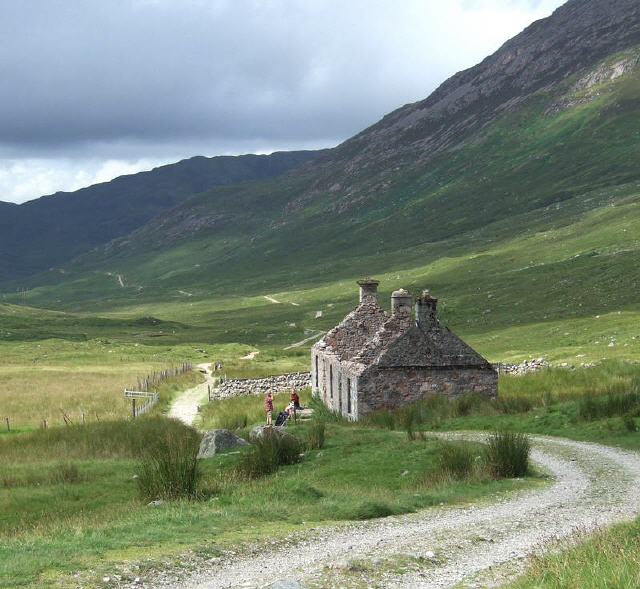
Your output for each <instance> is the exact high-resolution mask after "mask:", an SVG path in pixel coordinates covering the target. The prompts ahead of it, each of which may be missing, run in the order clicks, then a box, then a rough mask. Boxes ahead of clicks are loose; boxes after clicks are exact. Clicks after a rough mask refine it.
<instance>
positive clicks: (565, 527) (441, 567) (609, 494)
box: [145, 434, 640, 589]
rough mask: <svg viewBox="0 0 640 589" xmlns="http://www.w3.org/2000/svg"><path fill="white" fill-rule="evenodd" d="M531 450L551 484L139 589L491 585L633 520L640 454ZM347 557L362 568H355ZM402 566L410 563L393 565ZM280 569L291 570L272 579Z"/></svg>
mask: <svg viewBox="0 0 640 589" xmlns="http://www.w3.org/2000/svg"><path fill="white" fill-rule="evenodd" d="M447 437H464V438H467V439H478V437H479V435H478V434H462V435H460V434H448V435H447ZM532 445H533V451H532V458H533V459H534V461H535V462H536V463H537V464H538V465H539V466H540V467H541V468H543V469H544V470H545V471H547V472H549V473H550V474H551V475H552V476H553V478H554V482H553V483H552V484H550V485H548V486H545V487H543V488H540V489H535V490H528V491H522V492H518V493H516V494H511V495H508V496H506V497H503V498H502V499H499V500H498V501H497V502H495V503H491V504H487V503H481V504H476V505H465V506H457V507H439V508H432V509H427V510H424V511H421V512H419V513H416V514H409V515H404V516H397V517H389V518H385V519H381V520H372V521H368V522H362V523H351V524H348V525H344V526H340V527H336V528H322V529H316V530H310V531H309V532H308V533H305V534H304V535H302V536H298V537H296V538H295V539H290V540H288V541H284V542H277V543H276V542H274V543H273V546H272V547H271V548H270V549H269V550H265V549H264V548H262V549H259V548H256V549H255V550H247V551H244V553H243V554H242V555H240V554H228V555H227V556H225V557H222V558H220V559H212V560H210V561H203V562H201V563H195V562H191V563H190V566H191V567H192V571H193V567H194V566H195V572H191V573H189V574H188V576H185V575H187V573H180V572H179V571H176V570H173V571H171V572H169V571H167V572H165V573H160V574H159V575H158V576H157V577H156V578H155V579H154V580H153V581H152V580H151V579H149V580H148V581H147V582H145V586H146V587H157V588H163V587H173V588H179V589H217V588H235V587H243V588H262V587H269V586H270V585H271V584H273V583H275V582H277V581H281V582H283V581H290V582H292V584H291V586H296V585H295V584H294V583H293V582H300V583H301V584H302V586H305V587H314V588H315V587H351V586H364V587H367V586H368V587H393V588H401V587H406V588H416V589H417V588H427V587H453V586H455V585H457V584H460V583H462V584H463V586H469V587H489V586H496V584H500V583H501V582H503V581H504V580H505V579H506V578H508V577H509V576H512V575H514V574H516V573H517V572H518V571H520V570H521V569H522V567H523V565H524V561H525V559H526V557H527V556H529V555H532V554H539V553H541V552H543V551H545V550H547V549H548V548H549V546H550V545H551V544H552V543H553V541H555V540H559V539H563V538H567V537H569V536H572V535H574V534H575V533H576V532H580V533H587V532H588V531H591V530H593V529H595V528H597V527H601V526H606V525H611V524H613V523H615V522H619V521H623V520H628V519H631V518H633V517H634V516H636V515H637V514H638V512H639V509H640V484H639V483H640V455H638V454H636V453H634V452H629V451H624V450H619V449H615V448H609V447H606V446H601V445H598V444H591V443H586V442H575V441H571V440H565V439H559V438H548V437H541V436H532ZM354 561H356V562H357V563H358V564H359V565H360V566H358V567H354V566H352V564H350V563H353V562H354ZM400 562H405V563H407V562H408V563H410V564H411V566H408V567H407V566H405V567H404V568H400V567H398V566H394V564H395V565H397V564H398V563H400ZM363 563H364V566H363ZM283 570H284V571H289V572H287V573H284V574H283V573H282V572H280V573H278V571H283ZM354 575H355V576H354ZM358 575H359V576H358ZM354 583H355V584H354ZM276 586H278V585H276ZM281 586H282V587H285V586H288V585H286V583H284V584H282V585H281Z"/></svg>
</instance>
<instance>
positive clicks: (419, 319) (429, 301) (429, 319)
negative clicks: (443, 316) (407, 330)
mask: <svg viewBox="0 0 640 589" xmlns="http://www.w3.org/2000/svg"><path fill="white" fill-rule="evenodd" d="M437 306H438V299H436V298H434V297H432V296H431V294H430V293H429V291H428V290H423V291H422V294H421V295H420V296H419V297H418V300H417V301H416V323H417V324H418V326H419V327H421V328H422V329H431V328H432V327H435V326H436V325H438V323H439V321H438V315H437Z"/></svg>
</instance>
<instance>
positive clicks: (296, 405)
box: [289, 389, 300, 411]
mask: <svg viewBox="0 0 640 589" xmlns="http://www.w3.org/2000/svg"><path fill="white" fill-rule="evenodd" d="M289 401H291V402H292V403H293V408H294V409H295V410H296V411H297V410H298V409H300V395H298V392H297V391H296V390H295V389H291V396H290V397H289Z"/></svg>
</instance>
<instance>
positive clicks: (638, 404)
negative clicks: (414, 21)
mask: <svg viewBox="0 0 640 589" xmlns="http://www.w3.org/2000/svg"><path fill="white" fill-rule="evenodd" d="M578 415H579V416H580V417H581V418H582V419H585V420H595V419H602V418H604V417H618V416H624V415H629V416H637V415H640V392H637V389H636V390H635V391H633V392H630V393H626V394H625V393H609V394H607V395H604V396H601V397H595V396H591V395H588V396H585V397H584V398H583V399H581V400H580V402H579V403H578Z"/></svg>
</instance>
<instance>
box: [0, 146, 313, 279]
mask: <svg viewBox="0 0 640 589" xmlns="http://www.w3.org/2000/svg"><path fill="white" fill-rule="evenodd" d="M315 155H317V153H316V152H312V151H299V152H280V153H274V154H272V155H244V156H237V157H233V156H225V157H213V158H206V157H194V158H191V159H187V160H183V161H181V162H178V163H176V164H170V165H166V166H162V167H159V168H155V169H154V170H151V171H149V172H141V173H138V174H131V175H127V176H121V177H119V178H116V179H115V180H112V181H111V182H105V183H103V184H96V185H95V186H91V187H89V188H83V189H82V190H78V191H76V192H71V193H69V192H58V193H56V194H53V195H50V196H44V197H42V198H39V199H36V200H32V201H30V202H27V203H24V204H22V205H20V206H17V205H12V204H10V203H0V282H1V281H3V280H16V279H17V278H23V277H25V276H29V275H31V274H34V273H37V272H41V271H43V270H46V269H48V268H49V267H50V266H55V265H58V264H62V263H64V262H68V261H70V260H71V259H72V258H74V257H75V256H77V255H78V254H81V253H83V252H86V251H88V250H90V249H92V248H93V247H95V246H97V245H100V244H104V243H107V242H109V241H111V240H112V239H114V238H115V237H119V236H122V235H126V234H128V233H130V232H131V231H133V230H134V229H136V228H138V227H140V226H141V225H143V224H144V223H146V222H148V221H149V220H150V219H152V218H153V217H155V216H156V215H158V214H159V213H161V212H163V211H166V210H168V209H171V208H173V207H175V206H176V205H178V204H179V203H181V202H182V201H184V200H185V199H186V198H188V197H189V196H191V195H192V194H195V193H198V192H202V191H205V190H209V189H211V188H213V187H215V186H223V185H226V184H234V183H238V182H245V181H248V180H257V179H263V178H270V177H273V176H277V175H279V174H282V173H284V172H286V171H288V170H289V169H291V168H293V167H295V166H298V165H300V164H302V163H304V162H306V161H308V160H309V159H311V158H313V157H314V156H315Z"/></svg>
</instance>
